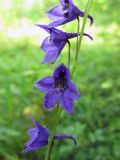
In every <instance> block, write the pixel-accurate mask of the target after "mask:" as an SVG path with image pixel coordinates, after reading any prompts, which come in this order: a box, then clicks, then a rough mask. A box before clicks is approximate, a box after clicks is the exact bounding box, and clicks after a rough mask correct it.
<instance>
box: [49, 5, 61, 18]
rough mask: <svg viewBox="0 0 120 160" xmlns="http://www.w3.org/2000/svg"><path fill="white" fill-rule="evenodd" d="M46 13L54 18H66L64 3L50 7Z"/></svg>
mask: <svg viewBox="0 0 120 160" xmlns="http://www.w3.org/2000/svg"><path fill="white" fill-rule="evenodd" d="M46 15H47V16H48V17H49V18H50V19H52V20H60V19H62V18H64V10H63V6H62V5H58V6H56V7H54V8H52V9H50V10H49V11H48V12H47V13H46Z"/></svg>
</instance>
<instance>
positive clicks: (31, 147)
mask: <svg viewBox="0 0 120 160" xmlns="http://www.w3.org/2000/svg"><path fill="white" fill-rule="evenodd" d="M47 144H48V142H47V141H46V142H42V143H35V144H34V145H32V146H28V147H27V148H26V149H25V150H23V151H22V153H27V152H30V151H33V150H36V149H38V148H41V147H44V146H46V145H47Z"/></svg>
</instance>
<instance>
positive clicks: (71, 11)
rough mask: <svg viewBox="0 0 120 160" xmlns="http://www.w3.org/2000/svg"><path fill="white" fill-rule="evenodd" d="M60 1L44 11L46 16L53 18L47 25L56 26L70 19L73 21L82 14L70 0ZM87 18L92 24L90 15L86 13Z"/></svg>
mask: <svg viewBox="0 0 120 160" xmlns="http://www.w3.org/2000/svg"><path fill="white" fill-rule="evenodd" d="M60 3H61V4H59V5H58V6H56V7H54V8H52V9H50V10H49V11H48V12H47V13H46V14H47V16H48V17H49V18H50V19H52V20H53V22H52V23H50V24H49V26H51V27H56V26H59V25H62V24H65V23H68V22H70V21H73V20H74V19H77V18H78V17H83V16H84V12H82V11H81V10H79V9H78V8H77V6H75V5H74V3H73V1H72V0H60ZM88 18H89V19H90V24H91V25H92V23H93V18H92V16H90V15H88Z"/></svg>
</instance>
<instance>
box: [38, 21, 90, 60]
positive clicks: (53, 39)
mask: <svg viewBox="0 0 120 160" xmlns="http://www.w3.org/2000/svg"><path fill="white" fill-rule="evenodd" d="M37 26H39V27H41V28H43V29H44V30H45V31H47V32H48V33H49V34H50V36H48V37H47V38H45V40H44V41H43V43H42V45H41V49H42V50H43V51H44V52H45V53H46V56H45V58H44V59H43V61H42V63H48V62H50V63H54V62H55V61H56V59H57V58H58V56H59V55H60V52H61V51H62V49H63V48H64V46H65V44H66V42H68V39H71V38H74V37H77V33H66V32H63V31H61V30H58V29H56V28H51V27H48V26H47V25H40V24H37ZM83 35H85V36H88V37H89V38H90V39H92V37H91V36H89V35H88V34H86V33H84V34H83Z"/></svg>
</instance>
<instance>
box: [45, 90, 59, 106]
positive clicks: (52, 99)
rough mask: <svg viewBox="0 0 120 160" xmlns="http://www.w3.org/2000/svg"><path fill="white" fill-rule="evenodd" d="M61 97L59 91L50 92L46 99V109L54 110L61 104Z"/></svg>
mask: <svg viewBox="0 0 120 160" xmlns="http://www.w3.org/2000/svg"><path fill="white" fill-rule="evenodd" d="M60 97H61V92H57V91H51V92H48V93H47V94H46V95H45V98H44V103H43V105H44V107H45V108H46V109H50V108H53V107H54V106H55V105H56V104H57V103H58V102H59V100H60Z"/></svg>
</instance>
